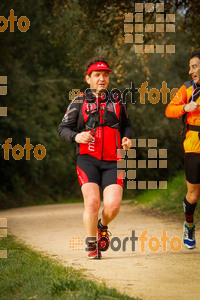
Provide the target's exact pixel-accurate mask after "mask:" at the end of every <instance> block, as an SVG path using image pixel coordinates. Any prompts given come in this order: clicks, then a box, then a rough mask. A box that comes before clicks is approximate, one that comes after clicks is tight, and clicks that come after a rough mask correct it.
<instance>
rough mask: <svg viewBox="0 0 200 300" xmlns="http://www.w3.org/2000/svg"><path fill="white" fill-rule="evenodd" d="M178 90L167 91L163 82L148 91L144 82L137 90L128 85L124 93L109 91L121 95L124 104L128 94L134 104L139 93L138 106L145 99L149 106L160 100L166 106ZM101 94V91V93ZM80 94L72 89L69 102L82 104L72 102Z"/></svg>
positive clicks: (143, 102) (132, 85) (133, 85)
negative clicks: (158, 87)
mask: <svg viewBox="0 0 200 300" xmlns="http://www.w3.org/2000/svg"><path fill="white" fill-rule="evenodd" d="M177 91H178V88H173V89H171V90H170V89H169V88H168V87H167V82H165V81H163V82H162V86H161V88H160V90H159V89H156V88H151V89H148V82H147V81H145V82H143V83H142V84H141V86H140V87H139V88H135V83H134V82H131V83H130V88H125V90H124V91H120V90H119V89H117V88H114V89H112V90H111V92H113V93H117V94H119V95H121V97H122V103H124V104H125V103H126V96H127V95H128V94H130V96H131V103H132V104H135V103H136V101H135V93H139V96H140V104H146V103H147V99H148V101H149V102H150V103H151V104H157V103H158V102H159V101H160V99H161V101H162V104H167V102H168V99H167V98H168V96H169V98H170V100H172V99H173V98H174V96H175V94H176V93H177ZM92 92H93V93H96V89H92ZM101 92H102V91H101ZM81 94H82V92H81V91H80V90H79V89H72V91H70V92H69V100H70V101H73V102H74V103H82V102H83V100H78V99H76V100H74V99H75V98H76V97H80V96H81Z"/></svg>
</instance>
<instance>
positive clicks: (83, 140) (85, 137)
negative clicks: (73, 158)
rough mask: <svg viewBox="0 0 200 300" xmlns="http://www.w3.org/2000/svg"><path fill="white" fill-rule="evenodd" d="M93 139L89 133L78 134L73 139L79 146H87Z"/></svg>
mask: <svg viewBox="0 0 200 300" xmlns="http://www.w3.org/2000/svg"><path fill="white" fill-rule="evenodd" d="M92 139H93V136H92V133H91V131H83V132H81V133H78V134H77V135H76V137H75V141H76V142H77V143H79V144H87V143H89V142H90V141H91V140H92Z"/></svg>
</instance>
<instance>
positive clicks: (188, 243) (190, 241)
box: [183, 222, 196, 249]
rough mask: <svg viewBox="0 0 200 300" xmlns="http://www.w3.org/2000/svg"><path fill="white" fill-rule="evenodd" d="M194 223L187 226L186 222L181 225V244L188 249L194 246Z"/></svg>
mask: <svg viewBox="0 0 200 300" xmlns="http://www.w3.org/2000/svg"><path fill="white" fill-rule="evenodd" d="M195 244H196V242H195V225H194V226H191V227H188V226H187V225H186V222H184V226H183V245H184V246H185V247H186V248H188V249H193V248H194V247H195Z"/></svg>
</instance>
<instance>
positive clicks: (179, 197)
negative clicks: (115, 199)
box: [134, 172, 200, 220]
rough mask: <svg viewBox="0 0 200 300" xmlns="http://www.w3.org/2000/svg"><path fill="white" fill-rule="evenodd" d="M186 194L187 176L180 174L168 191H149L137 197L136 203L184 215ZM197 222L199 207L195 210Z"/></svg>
mask: <svg viewBox="0 0 200 300" xmlns="http://www.w3.org/2000/svg"><path fill="white" fill-rule="evenodd" d="M186 192H187V187H186V181H185V174H184V172H180V173H178V174H177V175H176V176H175V177H174V178H173V179H172V180H170V181H169V182H168V185H167V189H166V190H148V191H146V192H144V193H142V194H141V195H139V196H137V197H136V198H135V199H134V201H135V200H136V201H137V202H138V203H139V204H143V205H144V206H145V207H149V208H154V209H159V210H160V211H163V212H170V213H171V214H181V215H184V213H183V198H184V196H185V195H186ZM195 220H200V207H199V206H198V205H197V207H196V210H195Z"/></svg>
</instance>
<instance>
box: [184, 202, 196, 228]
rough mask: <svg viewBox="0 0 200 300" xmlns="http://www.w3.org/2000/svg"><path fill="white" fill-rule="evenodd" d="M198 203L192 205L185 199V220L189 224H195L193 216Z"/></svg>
mask: <svg viewBox="0 0 200 300" xmlns="http://www.w3.org/2000/svg"><path fill="white" fill-rule="evenodd" d="M196 205H197V204H196V203H194V204H191V203H189V202H188V201H187V199H186V197H185V198H184V199H183V209H184V213H185V220H186V222H188V223H192V222H194V220H193V215H194V211H195V207H196Z"/></svg>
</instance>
